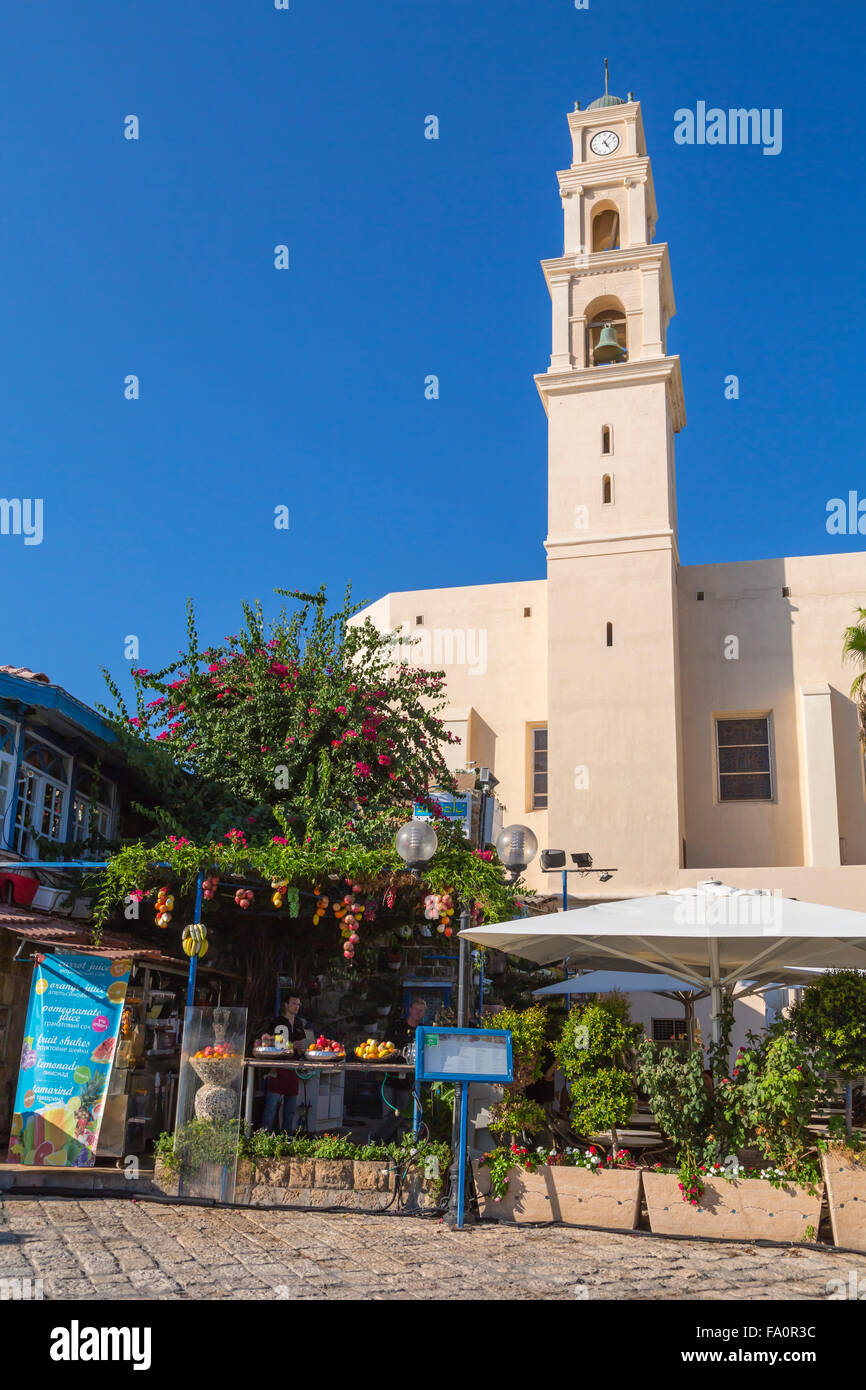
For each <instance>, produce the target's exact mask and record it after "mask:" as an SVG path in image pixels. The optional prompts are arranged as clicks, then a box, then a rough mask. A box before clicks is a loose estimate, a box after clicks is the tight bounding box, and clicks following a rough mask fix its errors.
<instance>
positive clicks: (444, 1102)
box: [421, 1081, 455, 1143]
mask: <svg viewBox="0 0 866 1390" xmlns="http://www.w3.org/2000/svg"><path fill="white" fill-rule="evenodd" d="M454 1093H455V1087H454V1085H453V1083H452V1084H451V1085H448V1083H447V1082H445V1081H434V1082H433V1083H432V1084H431V1085H430V1086H424V1087H422V1088H421V1118H422V1120H423V1122H424V1124H425V1125H426V1126H427V1131H428V1133H429V1134H430V1136H431V1138H433V1139H437V1140H441V1141H442V1143H448V1142H450V1138H451V1125H452V1121H453V1117H454Z"/></svg>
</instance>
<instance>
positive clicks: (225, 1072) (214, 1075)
mask: <svg viewBox="0 0 866 1390" xmlns="http://www.w3.org/2000/svg"><path fill="white" fill-rule="evenodd" d="M189 1064H190V1066H191V1067H192V1069H193V1071H194V1072H195V1074H196V1076H200V1077H201V1079H202V1081H206V1082H208V1084H211V1085H212V1084H213V1083H214V1082H216V1083H217V1084H218V1085H223V1086H224V1085H225V1084H226V1083H227V1082H231V1081H234V1079H235V1077H236V1076H238V1075H239V1073H240V1072H241V1070H242V1068H243V1058H242V1057H241V1056H240V1054H239V1053H237V1052H234V1051H232V1048H231V1044H230V1043H227V1042H218V1043H214V1044H213V1046H211V1047H203V1048H201V1049H200V1050H199V1051H198V1052H194V1053H193V1054H192V1056H191V1057H190V1059H189Z"/></svg>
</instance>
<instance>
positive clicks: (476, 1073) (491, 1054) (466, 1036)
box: [416, 1028, 513, 1085]
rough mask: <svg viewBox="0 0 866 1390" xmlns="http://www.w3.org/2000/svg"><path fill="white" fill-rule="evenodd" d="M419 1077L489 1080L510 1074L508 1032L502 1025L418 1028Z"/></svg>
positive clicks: (508, 1077) (501, 1079)
mask: <svg viewBox="0 0 866 1390" xmlns="http://www.w3.org/2000/svg"><path fill="white" fill-rule="evenodd" d="M416 1047H417V1048H418V1051H417V1053H416V1056H417V1057H418V1079H419V1080H421V1081H448V1080H452V1081H492V1082H501V1083H503V1084H505V1085H507V1084H508V1083H509V1082H510V1081H511V1080H512V1078H513V1069H512V1064H511V1034H510V1033H509V1032H508V1031H506V1030H504V1029H483V1028H419V1029H418V1032H417V1034H416Z"/></svg>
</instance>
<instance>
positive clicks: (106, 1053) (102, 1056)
mask: <svg viewBox="0 0 866 1390" xmlns="http://www.w3.org/2000/svg"><path fill="white" fill-rule="evenodd" d="M113 1056H114V1038H104V1039H103V1040H102V1042H101V1043H99V1044H98V1045H97V1046H96V1047H95V1048H94V1049H93V1051H92V1052H91V1054H90V1060H91V1062H110V1061H111V1059H112V1057H113Z"/></svg>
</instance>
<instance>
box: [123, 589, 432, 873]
mask: <svg viewBox="0 0 866 1390" xmlns="http://www.w3.org/2000/svg"><path fill="white" fill-rule="evenodd" d="M278 592H279V593H281V594H284V593H285V591H282V590H280V591H278ZM289 596H290V597H291V598H293V599H295V600H297V602H298V605H299V606H298V608H297V610H296V611H295V612H294V613H292V614H291V616H290V615H289V614H288V612H287V610H286V609H285V608H283V609H282V610H281V612H280V613H279V614H278V616H277V618H276V619H275V620H274V621H272V622H266V620H265V618H264V616H263V612H262V608H261V605H260V604H254V605H248V604H245V605H243V615H244V624H243V626H242V627H241V629H240V631H239V632H238V633H236V634H235V635H234V636H231V637H229V638H227V639H226V640H225V642H223V643H221V644H220V645H217V646H214V645H209V646H207V647H202V646H201V644H200V641H199V636H198V632H197V629H196V623H195V615H194V612H193V608H192V604H190V605H189V613H188V633H189V641H188V647H187V650H186V651H184V652H183V653H181V654H180V658H179V660H177V661H174V662H172V663H171V664H170V665H168V666H166V667H164V668H163V669H161V670H159V671H147V670H144V669H137V670H134V671H133V679H134V681H135V695H136V699H135V703H136V711H135V713H134V714H130V713H129V711H128V708H127V706H126V703H125V701H124V700H123V697H122V695H121V693H120V690H119V688H118V686H117V685H116V683H115V682H114V681H113V680H112V679H111V677H109V676H108V675H107V674H106V680H107V682H108V685H109V689H110V691H111V693H112V695H113V697H114V707H113V708H112V709H110V710H104V711H103V712H104V713H106V714H107V715H108V717H109V718H110V719H111V720H112V721H113V723H114V724H115V727H116V728H117V729H118V732H119V734H120V737H121V738H122V740H123V743H124V745H125V747H126V749H127V752H128V754H129V756H130V760H131V762H132V763H133V765H135V766H137V767H138V768H139V769H141V770H142V771H143V772H144V773H145V774H146V777H147V780H148V782H149V783H151V785H153V786H154V787H155V788H156V789H157V791H158V793H159V795H158V798H157V800H158V803H159V804H158V805H157V806H156V807H155V808H154V809H153V810H151V811H150V812H147V811H146V813H148V814H151V815H152V816H153V818H154V820H155V822H156V823H157V824H158V825H159V827H160V828H161V829H162V830H164V831H166V832H174V833H175V834H177V835H185V836H188V837H190V838H191V839H193V840H200V839H202V838H205V839H209V838H214V837H215V838H217V839H219V838H221V837H222V835H223V833H224V832H225V831H226V830H227V829H230V828H231V827H232V826H233V825H236V824H237V823H238V821H239V820H242V821H243V823H244V824H245V825H246V826H250V827H252V832H251V833H247V832H246V831H245V832H244V833H245V835H246V838H247V839H250V838H251V837H254V836H255V835H257V834H261V833H264V832H266V831H268V830H271V831H272V832H275V831H282V832H283V833H284V834H285V835H286V836H291V837H293V838H294V839H295V841H296V842H297V843H298V844H303V843H315V842H316V841H317V840H319V839H321V838H322V837H326V838H327V837H328V836H333V835H334V834H336V833H339V835H340V838H341V840H342V841H343V842H344V843H356V844H363V845H365V846H366V847H371V846H372V845H374V844H377V843H383V842H384V840H385V839H387V835H388V827H389V825H390V818H391V813H392V812H393V808H394V807H395V805H397V804H399V803H401V802H402V803H406V802H410V801H413V800H425V799H426V798H427V796H428V793H429V790H430V788H431V787H433V786H435V787H441V788H445V789H450V788H453V779H452V777H451V774H450V772H449V770H448V767H447V765H446V763H445V759H444V757H443V748H444V746H445V744H446V743H447V742H449V741H451V739H452V735H450V734H449V733H448V732H447V731H446V730H445V729H444V726H443V724H442V721H441V719H440V718H439V711H440V710H441V709H442V707H443V705H444V704H445V695H444V693H443V673H442V672H441V671H425V670H422V669H420V668H419V667H418V666H416V665H413V664H412V663H411V661H410V656H411V651H410V649H408V648H405V649H404V648H403V646H402V644H403V643H405V642H406V639H405V638H402V637H400V636H399V635H397V634H387V633H384V634H383V633H381V632H379V631H378V629H376V628H375V627H374V626H373V624H372V623H371V622H370V620H369V619H367V620H365V621H364V622H363V623H357V624H355V623H352V622H351V621H350V620H351V619H352V618H353V616H354V615H355V614H356V613H357V612H358V611H359V608H360V607H361V606H362V605H353V604H352V602H351V598H350V595H349V594H347V595H346V599H345V601H344V603H343V604H342V605H341V606H340V607H339V608H336V609H334V610H330V611H329V610H328V608H327V605H326V596H325V591H324V589H321V590H319V592H318V593H315V594H302V593H293V594H291V595H289ZM143 809H146V808H143Z"/></svg>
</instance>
